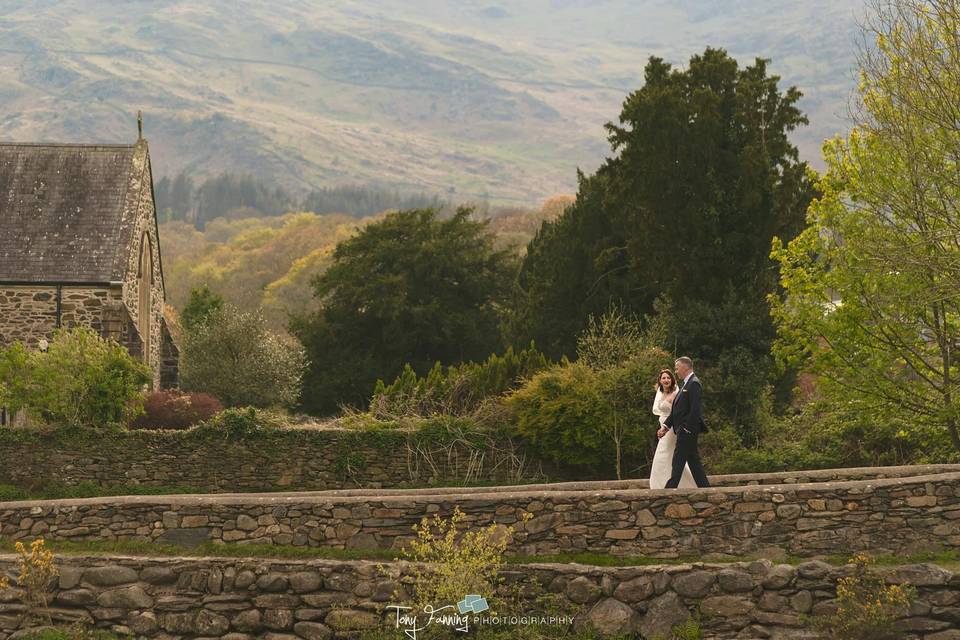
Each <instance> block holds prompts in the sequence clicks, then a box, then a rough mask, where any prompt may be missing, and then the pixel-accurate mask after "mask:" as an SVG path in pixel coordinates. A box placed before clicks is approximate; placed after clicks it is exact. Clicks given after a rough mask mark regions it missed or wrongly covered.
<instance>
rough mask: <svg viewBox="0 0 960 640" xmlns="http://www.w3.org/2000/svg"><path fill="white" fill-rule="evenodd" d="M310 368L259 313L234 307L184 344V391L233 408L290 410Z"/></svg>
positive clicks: (205, 324) (193, 330) (212, 318)
mask: <svg viewBox="0 0 960 640" xmlns="http://www.w3.org/2000/svg"><path fill="white" fill-rule="evenodd" d="M306 366H307V362H306V356H305V354H304V352H303V349H302V348H301V347H300V345H298V344H296V343H295V342H293V341H291V340H288V339H286V338H284V337H282V336H279V335H277V334H275V333H272V332H270V331H268V330H267V329H266V325H265V322H264V319H263V315H262V314H261V313H260V312H259V311H254V312H244V311H240V310H239V309H237V308H236V307H233V306H231V305H225V306H223V308H221V309H217V310H215V311H213V312H212V313H211V314H210V315H209V316H208V317H207V320H206V321H205V322H201V323H199V324H195V325H193V327H192V328H191V329H190V330H188V331H186V332H185V334H184V340H183V345H181V365H180V374H181V377H182V380H183V386H184V388H186V389H187V390H190V391H199V392H203V393H209V394H211V395H213V396H215V397H217V398H219V399H220V400H221V401H223V403H224V404H225V405H227V406H230V407H237V406H247V405H249V406H254V407H273V406H292V405H293V404H294V403H296V401H297V399H298V397H299V396H300V383H301V379H302V377H303V372H304V370H305V369H306Z"/></svg>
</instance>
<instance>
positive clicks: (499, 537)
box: [403, 507, 529, 610]
mask: <svg viewBox="0 0 960 640" xmlns="http://www.w3.org/2000/svg"><path fill="white" fill-rule="evenodd" d="M465 517H466V515H465V514H464V513H463V512H462V511H461V510H460V508H459V507H454V510H453V514H452V515H451V516H450V518H449V519H443V518H441V517H440V515H439V514H434V515H433V517H432V518H426V517H424V518H423V519H422V520H421V521H420V524H419V525H414V527H413V529H414V531H415V533H416V539H414V540H412V541H411V542H410V544H409V547H408V548H407V549H405V550H404V552H403V553H404V555H405V556H406V557H407V558H408V559H409V560H413V561H415V562H421V563H429V566H428V567H426V568H420V567H418V568H416V569H415V570H414V573H413V577H414V580H415V585H416V596H415V603H414V604H415V605H416V606H417V608H418V609H419V610H422V608H423V607H424V606H425V605H433V606H434V607H440V606H444V605H447V604H455V603H456V602H458V601H459V600H460V599H461V598H463V597H464V596H466V595H468V594H478V595H482V596H484V597H489V596H490V595H491V594H492V593H493V592H494V590H495V587H496V583H497V574H498V572H499V571H500V567H501V566H502V564H503V553H504V551H505V550H506V548H507V544H508V543H509V541H510V536H511V534H512V532H513V528H512V527H505V526H503V525H497V524H491V525H489V526H487V527H485V528H483V529H477V530H472V531H467V532H465V533H462V534H461V532H460V531H459V530H458V529H459V525H460V523H461V522H463V520H464V518H465ZM526 517H527V518H529V515H528V516H526Z"/></svg>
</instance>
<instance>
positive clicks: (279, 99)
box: [0, 0, 860, 203]
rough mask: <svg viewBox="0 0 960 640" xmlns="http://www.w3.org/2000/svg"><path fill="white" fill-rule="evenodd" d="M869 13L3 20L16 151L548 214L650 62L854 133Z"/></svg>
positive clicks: (137, 3)
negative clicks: (721, 80) (755, 80)
mask: <svg viewBox="0 0 960 640" xmlns="http://www.w3.org/2000/svg"><path fill="white" fill-rule="evenodd" d="M859 6H860V4H859V2H854V1H853V0H843V1H842V2H834V1H831V0H812V1H811V2H807V3H794V4H784V3H770V2H766V1H765V0H733V1H730V2H724V3H708V2H701V1H698V0H682V1H681V2H674V1H669V0H648V1H644V2H633V1H630V0H524V2H510V3H507V2H503V3H499V4H497V3H491V2H474V1H473V0H418V2H416V3H410V2H406V1H404V0H363V1H359V0H342V1H341V2H338V3H310V2H303V1H300V0H275V1H274V2H270V3H260V2H253V1H251V0H234V1H228V0H205V1H203V2H198V1H197V0H157V1H149V0H128V1H126V2H116V1H108V0H64V1H63V2H50V1H48V0H23V1H16V2H14V1H11V0H0V100H2V104H3V105H4V107H3V109H2V111H0V139H6V140H21V141H29V140H70V141H127V140H129V139H130V138H131V137H132V136H133V135H135V128H134V114H135V112H136V110H137V109H143V111H144V114H145V123H146V124H145V129H146V131H145V135H146V136H147V137H148V138H149V139H150V142H151V149H152V152H153V156H154V170H155V175H156V177H160V176H162V175H172V174H176V173H177V172H179V171H189V172H192V173H194V174H196V175H197V176H198V177H203V176H209V175H211V174H215V173H218V172H220V171H223V170H230V171H233V172H253V173H257V174H259V175H263V176H269V177H273V178H275V179H276V180H278V181H279V182H280V183H282V184H283V185H285V186H287V187H292V188H296V189H308V188H311V187H321V186H329V185H332V184H343V183H357V182H362V183H366V182H372V183H378V184H383V185H385V186H391V187H399V188H405V189H413V190H417V191H427V192H438V193H441V194H443V195H448V196H451V197H454V198H457V199H470V198H479V197H491V198H493V199H494V200H497V201H501V202H523V203H534V202H538V201H540V200H542V198H544V197H546V196H548V195H550V194H553V193H558V192H569V191H572V190H574V189H575V182H576V180H575V179H576V173H575V172H576V168H577V167H580V168H582V169H583V170H585V171H592V170H593V169H595V168H596V166H597V165H598V164H599V163H600V162H601V161H602V159H603V156H604V154H605V153H606V152H607V150H608V148H607V144H606V141H605V135H604V131H603V129H602V125H603V123H604V122H606V121H608V120H611V119H614V118H615V117H616V116H617V114H618V113H619V109H620V103H621V102H622V100H623V98H624V97H625V95H626V94H627V93H628V92H629V91H631V90H634V89H636V88H638V87H639V86H640V85H641V84H642V70H643V65H644V64H645V62H646V58H647V56H649V55H651V54H656V55H660V56H662V57H664V58H666V59H667V60H670V61H672V62H674V63H679V64H683V63H684V62H685V61H686V60H687V59H688V58H689V56H690V55H691V54H692V53H697V52H699V51H702V49H703V48H704V47H705V46H707V45H712V46H723V47H726V48H727V49H728V50H729V51H730V52H731V54H733V55H735V56H737V57H738V58H739V59H740V60H741V61H742V62H744V63H748V62H750V61H751V60H752V59H753V58H754V57H755V56H763V57H771V58H773V61H774V62H773V66H772V71H773V72H774V73H779V74H780V75H782V76H783V77H784V84H796V85H798V86H799V87H800V88H801V90H803V91H804V93H805V98H804V102H803V107H804V109H805V110H806V111H807V112H808V114H809V115H810V118H811V123H812V124H811V126H810V127H808V128H807V129H806V130H804V131H802V132H798V134H797V136H796V140H797V142H798V144H799V145H800V147H801V150H802V153H803V155H804V156H805V157H807V158H808V159H815V158H816V157H817V155H818V149H819V144H820V141H821V139H822V138H823V137H825V136H828V135H831V134H833V133H835V132H837V131H840V130H841V129H842V128H843V126H844V123H843V121H842V119H841V118H840V117H838V115H839V114H842V113H844V110H845V99H846V96H847V94H848V92H849V90H850V88H851V87H852V86H853V82H852V79H851V73H850V69H851V67H852V55H853V40H854V36H853V34H854V17H855V11H856V10H858V7H859Z"/></svg>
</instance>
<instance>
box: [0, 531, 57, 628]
mask: <svg viewBox="0 0 960 640" xmlns="http://www.w3.org/2000/svg"><path fill="white" fill-rule="evenodd" d="M15 548H16V550H17V564H19V566H20V575H19V577H18V578H17V586H18V587H20V591H21V596H20V597H21V598H22V600H23V603H24V604H25V605H26V606H27V615H33V616H35V617H39V616H40V611H41V610H42V609H44V608H46V606H47V603H48V602H49V601H50V592H51V587H52V584H53V579H54V578H55V577H57V576H58V575H60V571H59V570H57V568H56V567H55V566H54V563H53V561H54V556H53V552H52V551H50V550H49V549H47V548H46V546H45V544H44V541H43V538H37V539H36V540H34V541H33V542H32V543H31V544H30V549H29V551H28V550H27V547H26V546H25V545H24V544H23V543H22V542H17V543H16V545H15ZM0 586H2V585H0ZM48 618H49V616H48ZM48 622H49V619H48Z"/></svg>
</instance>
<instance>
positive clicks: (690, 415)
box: [680, 382, 703, 433]
mask: <svg viewBox="0 0 960 640" xmlns="http://www.w3.org/2000/svg"><path fill="white" fill-rule="evenodd" d="M688 393H689V394H690V395H689V397H688V398H687V400H688V405H687V406H688V407H689V410H688V411H687V415H685V416H684V417H683V424H682V425H680V426H681V428H685V429H686V430H687V431H689V432H690V433H694V432H695V431H696V430H698V429H699V428H700V420H701V418H702V417H703V416H702V413H701V409H700V399H701V396H702V395H703V387H702V386H700V384H699V383H697V382H695V383H693V384H691V385H689V390H688Z"/></svg>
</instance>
